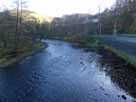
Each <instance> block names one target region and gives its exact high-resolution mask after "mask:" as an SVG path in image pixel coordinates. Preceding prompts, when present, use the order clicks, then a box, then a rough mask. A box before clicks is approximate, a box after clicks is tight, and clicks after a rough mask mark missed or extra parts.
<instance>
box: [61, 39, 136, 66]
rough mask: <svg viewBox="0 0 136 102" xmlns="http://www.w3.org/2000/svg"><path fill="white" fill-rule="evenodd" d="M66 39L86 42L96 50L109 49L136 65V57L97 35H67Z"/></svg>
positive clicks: (128, 62) (86, 45)
mask: <svg viewBox="0 0 136 102" xmlns="http://www.w3.org/2000/svg"><path fill="white" fill-rule="evenodd" d="M64 40H65V41H69V42H78V43H81V44H84V46H85V47H88V48H95V49H96V51H98V50H99V51H100V49H101V48H103V49H106V50H107V51H110V52H112V53H114V54H115V55H116V56H117V57H119V58H121V59H122V60H124V62H125V63H127V64H131V65H133V66H134V67H136V57H134V56H131V55H129V54H127V53H125V52H123V51H120V50H118V49H116V48H113V47H111V46H109V45H107V44H105V43H103V41H102V40H101V39H99V38H97V37H66V38H64Z"/></svg>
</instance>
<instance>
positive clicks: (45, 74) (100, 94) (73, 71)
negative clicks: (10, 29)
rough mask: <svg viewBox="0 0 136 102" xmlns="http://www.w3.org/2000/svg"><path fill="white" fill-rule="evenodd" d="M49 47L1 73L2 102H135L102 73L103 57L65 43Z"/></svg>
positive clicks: (0, 97) (48, 42)
mask: <svg viewBox="0 0 136 102" xmlns="http://www.w3.org/2000/svg"><path fill="white" fill-rule="evenodd" d="M46 43H47V44H48V48H46V49H44V50H43V51H42V52H40V53H38V54H35V55H33V56H31V57H28V58H26V59H25V60H23V61H22V62H20V63H19V64H17V65H15V66H13V67H10V68H6V69H0V102H133V100H134V99H133V98H132V97H131V96H129V95H127V93H126V92H125V91H123V90H122V89H120V88H119V87H118V85H117V84H114V83H113V82H112V81H111V79H110V76H108V75H106V72H104V71H103V70H101V69H103V68H101V67H102V65H101V64H100V62H99V60H100V58H101V56H100V55H98V54H96V53H95V52H85V51H84V50H83V49H77V48H74V47H72V45H71V44H69V43H66V42H63V41H57V40H46ZM121 95H125V97H126V98H127V99H126V100H125V99H124V98H122V97H121Z"/></svg>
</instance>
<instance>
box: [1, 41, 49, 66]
mask: <svg viewBox="0 0 136 102" xmlns="http://www.w3.org/2000/svg"><path fill="white" fill-rule="evenodd" d="M46 46H47V45H45V44H44V43H37V44H34V45H33V47H32V48H22V50H23V52H21V53H19V54H18V55H17V56H12V55H10V54H6V55H4V56H2V57H1V58H0V68H6V67H9V66H12V65H14V64H16V63H18V62H20V61H21V60H23V59H24V58H26V57H28V56H31V55H33V54H35V53H37V52H40V51H42V50H43V49H44V48H45V47H46Z"/></svg>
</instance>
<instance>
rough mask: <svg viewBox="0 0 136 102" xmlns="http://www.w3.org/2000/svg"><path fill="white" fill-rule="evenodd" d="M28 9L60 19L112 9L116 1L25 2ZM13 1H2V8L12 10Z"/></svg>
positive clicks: (0, 5) (58, 0)
mask: <svg viewBox="0 0 136 102" xmlns="http://www.w3.org/2000/svg"><path fill="white" fill-rule="evenodd" d="M25 1H27V9H29V10H32V11H35V12H38V13H39V14H41V15H46V16H55V17H60V16H62V15H66V14H73V13H89V14H96V13H98V11H99V9H98V8H99V7H100V8H101V11H103V10H104V9H105V8H110V7H111V6H112V5H113V4H114V3H115V0H25ZM11 4H12V5H13V0H0V8H1V9H3V8H6V7H7V8H11V7H12V6H11Z"/></svg>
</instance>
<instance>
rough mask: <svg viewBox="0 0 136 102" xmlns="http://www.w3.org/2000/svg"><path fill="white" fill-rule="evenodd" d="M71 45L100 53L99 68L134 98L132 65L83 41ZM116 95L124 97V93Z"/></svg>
mask: <svg viewBox="0 0 136 102" xmlns="http://www.w3.org/2000/svg"><path fill="white" fill-rule="evenodd" d="M73 46H74V47H77V48H84V50H85V51H86V52H89V51H95V52H97V53H98V54H100V55H101V56H102V57H101V59H100V63H101V64H102V66H103V67H101V68H102V69H101V70H103V71H105V72H106V73H107V75H109V76H110V78H111V80H112V81H113V82H114V83H115V84H117V85H118V86H119V87H120V88H121V89H124V90H125V91H126V92H127V93H128V94H129V95H131V96H133V97H135V98H136V68H135V67H134V66H133V65H130V64H128V63H126V62H125V61H124V60H123V59H121V58H119V57H118V56H117V55H116V54H114V53H112V52H110V51H108V50H106V49H104V48H103V47H89V46H87V45H86V44H85V43H74V44H73ZM118 97H122V98H124V99H126V97H125V96H124V95H118Z"/></svg>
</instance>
